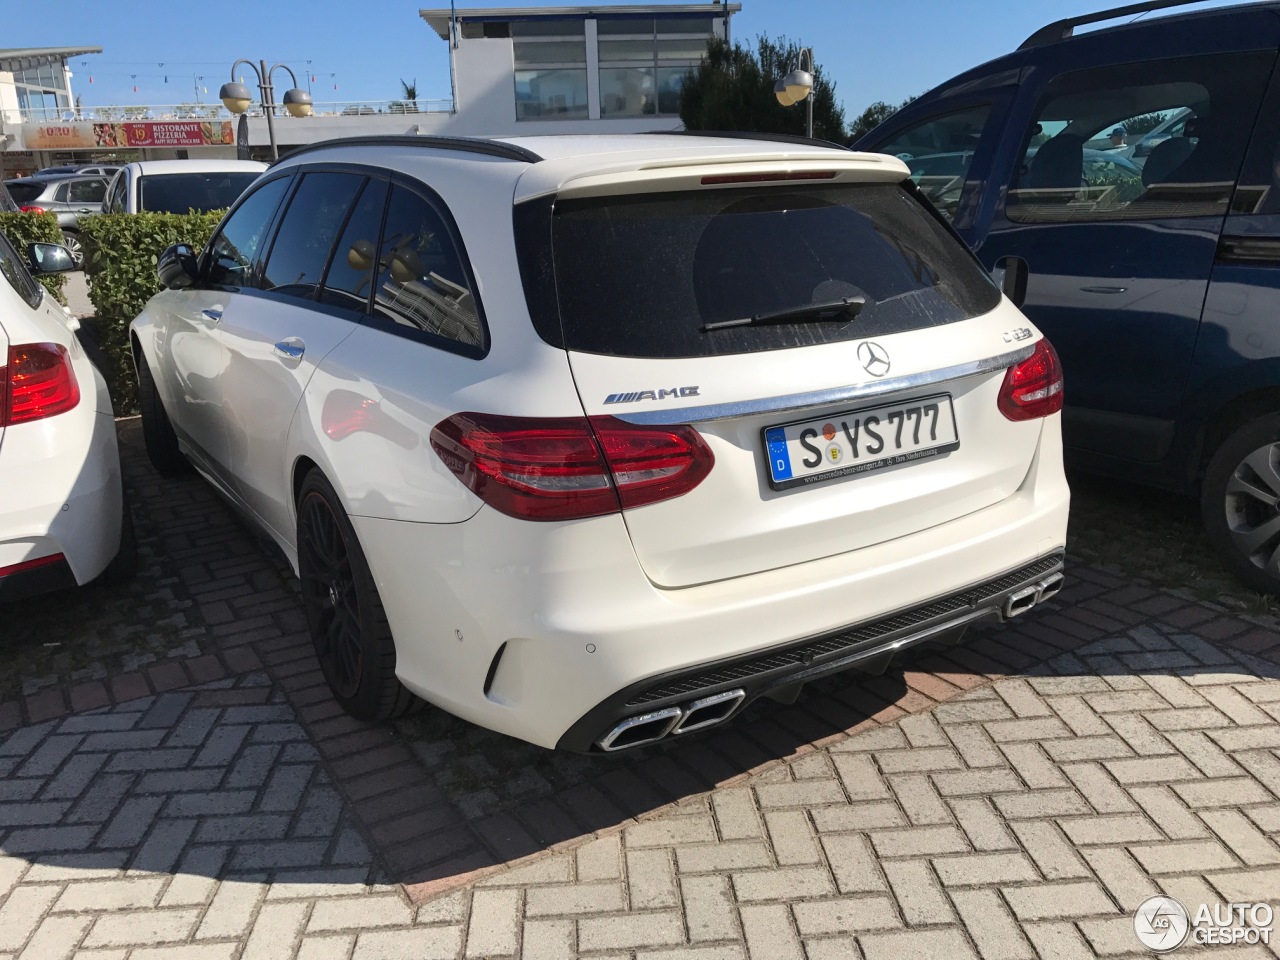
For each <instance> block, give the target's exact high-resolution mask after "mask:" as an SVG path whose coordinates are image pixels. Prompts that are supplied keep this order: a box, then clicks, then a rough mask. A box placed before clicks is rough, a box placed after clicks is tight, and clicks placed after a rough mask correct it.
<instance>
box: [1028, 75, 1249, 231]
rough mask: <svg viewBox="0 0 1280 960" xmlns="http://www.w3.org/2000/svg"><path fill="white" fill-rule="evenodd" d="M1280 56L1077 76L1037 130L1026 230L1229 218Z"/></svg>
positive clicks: (1044, 110) (1048, 95)
mask: <svg viewBox="0 0 1280 960" xmlns="http://www.w3.org/2000/svg"><path fill="white" fill-rule="evenodd" d="M1273 60H1274V55H1273V54H1271V53H1255V54H1241V55H1239V56H1232V57H1218V56H1211V57H1188V58H1185V59H1181V60H1165V61H1156V62H1144V63H1131V64H1124V65H1121V66H1110V67H1103V68H1101V69H1096V70H1082V71H1078V72H1075V73H1069V74H1065V75H1063V76H1061V77H1058V78H1057V79H1055V80H1054V81H1053V82H1052V83H1050V84H1049V86H1048V87H1046V89H1045V91H1044V94H1043V96H1042V97H1041V100H1040V105H1039V107H1038V108H1037V110H1036V118H1035V121H1034V123H1033V124H1032V126H1031V127H1030V129H1029V130H1028V131H1027V134H1026V137H1025V140H1024V143H1025V147H1024V148H1023V151H1022V159H1021V163H1020V165H1019V167H1018V170H1017V171H1016V174H1015V177H1014V180H1013V184H1012V186H1011V188H1010V190H1009V197H1008V202H1007V208H1006V214H1007V216H1008V217H1009V219H1010V220H1013V221H1016V222H1024V223H1025V222H1046V221H1050V222H1052V221H1059V222H1060V221H1081V220H1085V221H1091V220H1139V219H1151V218H1156V217H1197V216H1222V215H1224V214H1225V213H1226V212H1227V205H1228V203H1229V201H1230V199H1231V194H1232V191H1233V190H1234V189H1235V182H1236V177H1237V175H1238V174H1239V171H1240V164H1241V162H1242V160H1243V157H1244V151H1245V146H1246V145H1247V143H1248V141H1249V133H1250V131H1251V129H1252V126H1253V118H1254V116H1255V115H1256V112H1257V107H1258V105H1257V97H1256V93H1255V91H1256V90H1258V89H1259V88H1260V86H1261V85H1262V83H1263V82H1264V80H1265V78H1266V75H1267V73H1268V71H1269V70H1270V68H1271V63H1272V61H1273Z"/></svg>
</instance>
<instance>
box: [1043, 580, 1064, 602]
mask: <svg viewBox="0 0 1280 960" xmlns="http://www.w3.org/2000/svg"><path fill="white" fill-rule="evenodd" d="M1065 582H1066V581H1065V580H1064V579H1063V577H1062V574H1060V573H1051V574H1050V575H1049V576H1047V577H1045V578H1044V579H1043V580H1041V581H1040V582H1039V583H1037V584H1036V591H1037V592H1036V603H1044V602H1045V601H1046V600H1050V599H1052V598H1053V597H1056V596H1057V595H1058V593H1059V592H1060V591H1061V590H1062V585H1063V584H1064V583H1065Z"/></svg>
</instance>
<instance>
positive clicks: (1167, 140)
mask: <svg viewBox="0 0 1280 960" xmlns="http://www.w3.org/2000/svg"><path fill="white" fill-rule="evenodd" d="M1176 5H1179V4H1178V2H1177V0H1152V2H1149V3H1140V4H1133V5H1130V6H1128V7H1124V8H1120V9H1118V10H1111V11H1103V12H1102V13H1098V14H1090V15H1088V16H1083V17H1077V18H1073V19H1070V20H1064V21H1059V22H1057V23H1054V24H1050V25H1049V26H1047V27H1045V28H1043V29H1042V30H1039V31H1037V32H1036V33H1035V34H1034V35H1033V36H1032V37H1030V38H1029V39H1028V40H1027V41H1026V42H1025V43H1023V44H1022V46H1021V47H1019V48H1018V49H1017V50H1015V51H1014V52H1013V53H1011V54H1009V55H1007V56H1004V57H1001V58H1000V59H997V60H993V61H991V62H990V63H986V64H984V65H982V66H980V67H976V68H974V69H972V70H970V71H968V72H967V73H963V74H961V75H960V76H958V77H955V78H954V79H952V80H950V81H948V82H946V83H944V84H942V85H941V86H939V87H937V88H935V89H934V90H931V91H929V92H928V93H926V94H925V95H924V96H922V97H920V98H919V99H918V100H915V101H913V102H912V103H911V104H909V105H908V106H907V107H905V108H904V109H903V110H901V111H899V112H898V113H896V114H894V115H893V116H892V117H890V118H889V119H888V120H886V121H885V122H884V123H883V124H881V125H880V126H879V127H877V128H876V129H875V130H873V131H871V132H870V133H868V134H867V135H866V136H864V137H862V138H861V139H860V140H859V141H858V142H857V143H855V144H854V148H855V149H858V150H870V151H875V152H879V153H889V154H894V155H896V156H898V157H900V158H902V159H903V160H904V161H906V163H907V165H908V166H909V167H910V168H911V171H912V178H913V179H914V180H915V181H916V182H917V184H918V185H919V186H920V188H921V189H922V190H923V191H924V192H925V193H926V194H927V195H928V196H929V197H930V198H931V199H932V200H933V202H934V204H935V205H936V206H937V207H938V209H939V210H940V211H941V212H942V214H943V215H944V216H945V217H947V218H948V219H949V220H950V221H951V223H952V225H953V226H954V227H955V229H956V231H957V232H958V233H959V234H960V235H961V237H963V238H964V239H965V240H966V241H967V242H968V243H969V245H970V246H971V247H972V248H973V249H974V251H975V252H976V253H977V255H978V257H979V258H980V259H981V260H982V262H983V263H984V264H985V265H986V266H987V267H988V268H989V269H995V268H996V267H997V266H998V265H1003V264H1004V263H1007V262H1010V261H1009V258H1017V259H1015V260H1013V261H1012V262H1013V263H1014V264H1015V266H1017V267H1018V268H1019V269H1021V268H1022V266H1023V265H1022V264H1021V263H1018V260H1021V261H1025V266H1026V267H1027V268H1029V278H1028V282H1027V290H1026V299H1025V304H1024V307H1023V309H1024V310H1025V311H1026V313H1027V315H1028V316H1030V317H1031V319H1032V320H1034V321H1035V323H1036V325H1037V326H1038V327H1040V329H1042V330H1043V331H1044V332H1045V334H1046V335H1047V336H1048V337H1049V339H1050V340H1051V341H1052V342H1053V344H1054V345H1055V346H1056V347H1057V349H1058V353H1059V355H1060V356H1061V358H1062V363H1063V367H1064V371H1065V374H1066V383H1067V394H1066V395H1067V407H1066V410H1065V419H1064V431H1065V442H1066V445H1067V447H1068V455H1069V457H1070V459H1071V461H1072V462H1074V463H1075V464H1076V465H1079V466H1081V467H1083V468H1085V469H1088V470H1091V471H1095V472H1101V473H1105V474H1108V475H1111V476H1116V477H1123V478H1125V479H1129V480H1136V481H1139V482H1142V483H1146V484H1150V485H1155V486H1160V487H1166V488H1170V489H1174V490H1179V491H1184V492H1187V493H1194V494H1197V495H1198V496H1199V497H1200V501H1201V505H1202V511H1203V516H1204V521H1205V526H1206V530H1207V531H1208V535H1209V537H1210V539H1211V540H1212V541H1213V542H1214V544H1215V546H1216V547H1217V548H1218V550H1219V552H1220V553H1221V554H1222V556H1223V558H1224V560H1225V561H1226V562H1227V564H1228V565H1229V566H1230V567H1231V568H1232V569H1233V570H1234V572H1235V573H1236V574H1237V575H1238V576H1239V577H1240V578H1241V579H1242V580H1243V581H1245V582H1246V583H1248V584H1249V585H1250V586H1252V587H1253V588H1254V589H1257V590H1264V591H1270V592H1277V591H1280V71H1277V69H1276V67H1277V52H1278V51H1280V3H1274V2H1266V3H1252V4H1246V5H1241V6H1233V7H1224V8H1218V9H1214V10H1208V11H1202V12H1194V13H1181V14H1176V15H1167V16H1161V17H1155V18H1150V19H1141V20H1139V21H1137V22H1133V23H1125V24H1123V25H1119V26H1112V27H1105V28H1102V29H1096V30H1093V31H1091V32H1086V33H1081V34H1079V35H1077V34H1076V28H1078V27H1080V26H1082V25H1084V24H1088V23H1098V22H1102V21H1105V20H1108V19H1114V18H1115V17H1117V16H1121V15H1123V16H1132V15H1134V14H1137V13H1143V12H1153V11H1156V10H1159V9H1161V8H1164V7H1170V6H1176Z"/></svg>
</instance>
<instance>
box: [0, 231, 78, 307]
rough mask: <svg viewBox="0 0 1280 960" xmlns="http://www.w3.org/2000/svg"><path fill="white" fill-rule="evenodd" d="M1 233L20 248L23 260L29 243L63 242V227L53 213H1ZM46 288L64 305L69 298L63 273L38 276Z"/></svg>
mask: <svg viewBox="0 0 1280 960" xmlns="http://www.w3.org/2000/svg"><path fill="white" fill-rule="evenodd" d="M0 233H3V234H4V235H5V236H6V237H8V238H9V242H10V243H12V244H13V245H14V246H15V247H17V248H18V253H19V254H21V255H22V259H23V262H24V263H25V262H26V258H27V244H29V243H61V242H62V229H61V228H60V227H59V226H58V218H57V216H56V215H55V214H52V213H0ZM36 279H37V280H39V281H40V282H41V283H42V284H44V287H45V289H46V290H48V291H49V292H50V293H52V294H53V295H54V297H56V298H57V300H58V302H59V303H60V304H62V305H63V306H66V304H67V298H66V296H65V295H63V293H62V287H63V286H64V285H65V284H66V282H67V278H66V276H65V275H63V274H61V273H46V274H42V275H40V276H37V277H36Z"/></svg>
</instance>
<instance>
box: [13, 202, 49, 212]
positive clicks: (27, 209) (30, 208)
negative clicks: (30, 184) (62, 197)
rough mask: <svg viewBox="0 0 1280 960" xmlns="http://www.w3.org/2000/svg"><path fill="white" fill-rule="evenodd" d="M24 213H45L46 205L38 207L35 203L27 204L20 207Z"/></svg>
mask: <svg viewBox="0 0 1280 960" xmlns="http://www.w3.org/2000/svg"><path fill="white" fill-rule="evenodd" d="M18 209H19V210H21V211H22V212H23V213H44V212H45V209H44V207H37V206H36V205H35V204H33V203H32V204H27V205H26V206H25V207H19V208H18Z"/></svg>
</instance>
